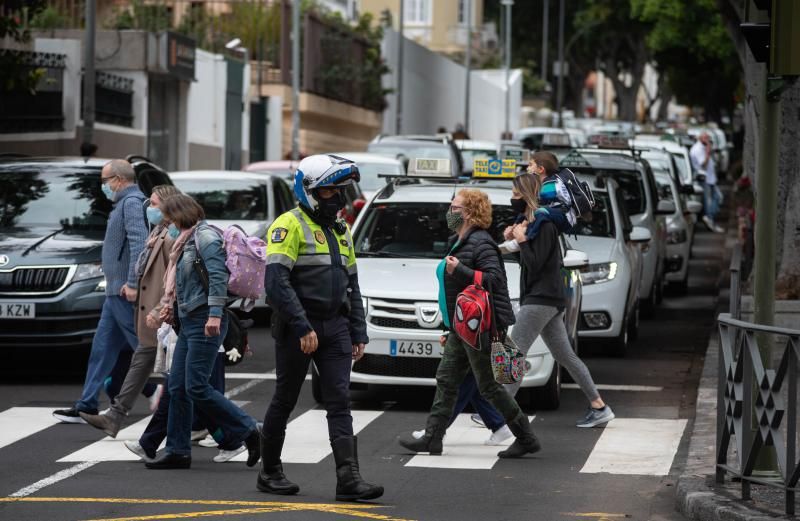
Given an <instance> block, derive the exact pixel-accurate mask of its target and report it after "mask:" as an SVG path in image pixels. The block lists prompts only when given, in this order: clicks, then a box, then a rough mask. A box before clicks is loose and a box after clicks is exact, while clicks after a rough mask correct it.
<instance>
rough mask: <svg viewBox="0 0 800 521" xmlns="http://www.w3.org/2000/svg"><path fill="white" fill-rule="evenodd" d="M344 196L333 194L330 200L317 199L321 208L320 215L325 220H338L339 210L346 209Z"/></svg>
mask: <svg viewBox="0 0 800 521" xmlns="http://www.w3.org/2000/svg"><path fill="white" fill-rule="evenodd" d="M344 202H345V201H344V196H343V195H342V194H341V193H337V194H333V196H331V197H329V198H328V199H323V198H322V197H318V198H317V206H318V208H319V215H320V217H322V218H323V219H330V220H334V219H336V214H338V213H339V210H341V209H342V208H344Z"/></svg>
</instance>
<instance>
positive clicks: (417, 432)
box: [411, 429, 425, 440]
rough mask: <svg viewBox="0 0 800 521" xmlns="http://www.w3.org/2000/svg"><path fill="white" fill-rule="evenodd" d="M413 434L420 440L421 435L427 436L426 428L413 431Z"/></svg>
mask: <svg viewBox="0 0 800 521" xmlns="http://www.w3.org/2000/svg"><path fill="white" fill-rule="evenodd" d="M411 435H412V436H414V439H415V440H418V439H420V438H421V437H423V436H425V429H422V430H421V431H414V432H412V433H411Z"/></svg>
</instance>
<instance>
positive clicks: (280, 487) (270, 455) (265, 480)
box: [256, 434, 300, 496]
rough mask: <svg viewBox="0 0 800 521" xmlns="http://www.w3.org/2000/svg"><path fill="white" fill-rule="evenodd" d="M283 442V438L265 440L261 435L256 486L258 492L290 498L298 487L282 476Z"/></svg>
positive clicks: (297, 490)
mask: <svg viewBox="0 0 800 521" xmlns="http://www.w3.org/2000/svg"><path fill="white" fill-rule="evenodd" d="M283 440H284V437H280V438H267V437H266V436H264V435H263V434H262V435H261V471H260V472H259V473H258V479H257V480H256V486H257V487H258V490H260V491H261V492H266V493H267V494H279V495H281V496H291V495H293V494H297V493H298V492H299V491H300V487H298V486H297V485H296V484H295V483H292V482H291V481H289V480H288V479H286V476H285V475H284V474H283V465H282V464H281V450H283Z"/></svg>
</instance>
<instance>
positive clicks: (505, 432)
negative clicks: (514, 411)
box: [484, 425, 514, 445]
mask: <svg viewBox="0 0 800 521" xmlns="http://www.w3.org/2000/svg"><path fill="white" fill-rule="evenodd" d="M513 436H514V433H513V432H511V429H509V428H508V425H503V426H502V427H500V428H499V429H497V430H496V431H494V432H493V433H492V435H491V436H489V439H487V440H486V441H485V442H484V445H502V444H503V442H504V441H506V440H507V439H509V438H511V437H513Z"/></svg>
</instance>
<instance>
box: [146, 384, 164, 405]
mask: <svg viewBox="0 0 800 521" xmlns="http://www.w3.org/2000/svg"><path fill="white" fill-rule="evenodd" d="M162 394H164V384H158V385H156V390H155V391H154V392H153V394H151V395H150V397H149V398H148V400H149V401H150V412H155V410H156V409H158V402H159V400H161V395H162Z"/></svg>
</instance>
